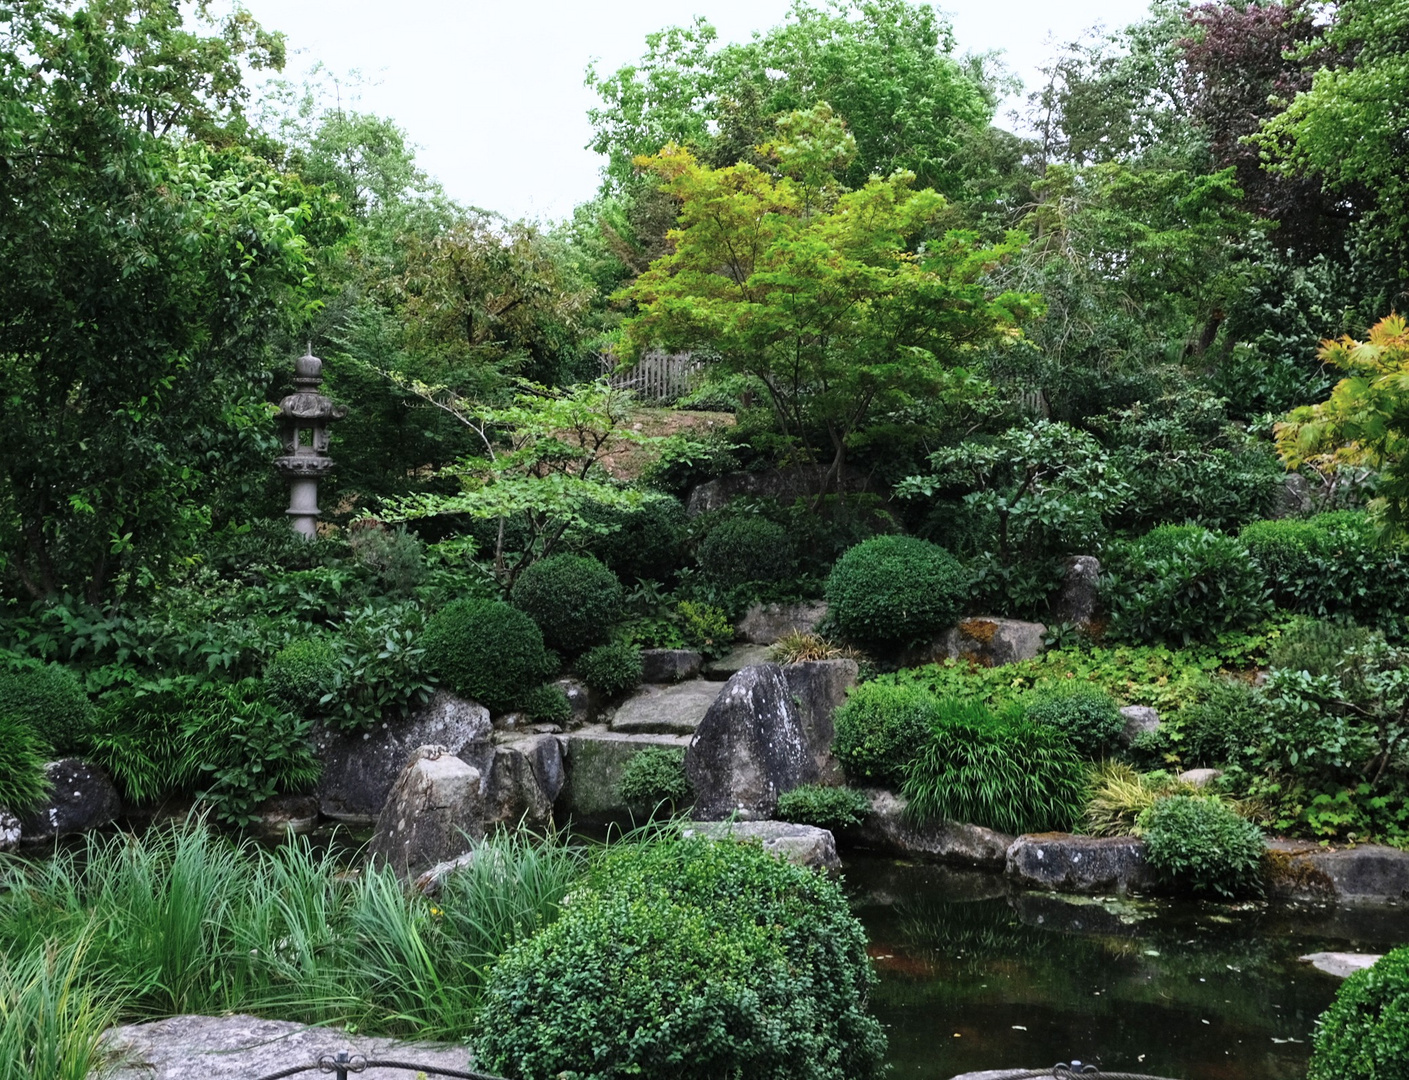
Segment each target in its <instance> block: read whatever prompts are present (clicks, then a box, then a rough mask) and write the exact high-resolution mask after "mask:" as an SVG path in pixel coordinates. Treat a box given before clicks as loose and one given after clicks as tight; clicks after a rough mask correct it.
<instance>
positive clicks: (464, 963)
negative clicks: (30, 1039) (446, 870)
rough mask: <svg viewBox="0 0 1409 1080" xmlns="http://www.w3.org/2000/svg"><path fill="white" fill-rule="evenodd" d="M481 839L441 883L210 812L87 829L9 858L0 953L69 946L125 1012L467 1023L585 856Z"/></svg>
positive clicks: (450, 1033) (518, 841)
mask: <svg viewBox="0 0 1409 1080" xmlns="http://www.w3.org/2000/svg"><path fill="white" fill-rule="evenodd" d="M477 850H478V855H477V857H476V859H475V860H474V861H473V862H472V863H471V864H470V866H469V867H468V868H466V869H465V870H463V871H461V872H459V873H458V874H456V875H454V876H452V877H451V878H450V879H449V880H448V881H447V882H446V884H445V886H444V887H443V889H442V891H441V894H440V895H439V896H438V897H437V898H436V899H435V900H430V899H427V898H425V897H423V896H420V895H413V894H409V893H408V892H407V891H406V890H405V888H404V887H403V886H402V884H401V882H399V881H398V880H397V879H396V877H395V876H394V875H393V874H391V873H390V872H389V871H386V870H381V869H373V868H366V867H363V868H360V869H348V868H346V867H344V866H343V865H342V863H341V862H340V861H339V860H338V859H337V858H336V857H334V856H333V855H330V854H327V853H319V852H317V851H315V850H314V849H313V848H312V847H311V846H310V845H308V844H307V843H306V842H302V841H299V842H293V843H289V844H286V845H283V846H281V847H279V848H276V849H273V850H265V849H262V848H259V847H257V846H255V845H252V844H249V843H241V842H237V841H234V840H231V839H228V838H226V837H224V836H222V835H220V834H217V833H214V832H211V831H209V830H207V829H205V828H204V827H203V826H202V825H201V824H199V823H194V824H190V825H187V826H183V827H178V828H167V829H157V830H153V831H152V832H150V833H148V834H147V835H146V836H144V837H142V838H135V837H130V836H118V837H106V838H100V837H90V838H89V839H88V840H87V842H86V844H85V845H84V846H83V847H81V848H79V849H77V850H76V851H70V852H61V853H59V854H58V855H56V856H55V857H54V858H53V859H51V860H49V861H47V862H44V863H41V864H33V863H24V862H21V861H19V860H16V859H12V858H9V859H0V959H3V960H4V961H5V965H6V970H7V972H8V973H10V975H9V976H7V977H13V973H14V972H20V971H30V970H31V969H33V970H39V969H38V968H35V965H40V966H41V967H42V963H58V962H59V960H58V959H55V960H53V961H49V960H43V957H47V956H51V955H52V956H53V957H56V958H66V959H64V961H63V962H64V963H66V964H68V965H69V966H68V968H65V971H66V972H67V974H66V976H65V977H66V978H68V979H69V981H70V983H71V985H72V986H74V987H76V988H78V989H79V990H80V991H81V993H82V994H86V995H88V997H86V998H84V1000H86V1001H91V1002H93V1003H96V1004H94V1005H93V1007H94V1008H99V1007H101V1008H103V1009H108V1010H109V1011H113V1010H118V1009H120V1011H121V1013H122V1015H124V1016H127V1017H135V1018H141V1017H153V1016H169V1015H173V1014H176V1013H185V1012H199V1013H222V1012H227V1011H239V1012H251V1013H266V1014H271V1015H277V1016H279V1017H281V1018H296V1019H300V1020H304V1021H306V1022H310V1023H355V1024H357V1025H358V1026H359V1028H361V1029H362V1030H366V1031H376V1032H383V1033H387V1034H409V1033H414V1034H417V1035H420V1036H423V1037H426V1038H446V1039H458V1038H463V1037H464V1036H465V1034H466V1033H467V1032H468V1031H469V1030H471V1022H472V1018H473V1013H474V1011H475V1009H476V1008H477V1007H478V1004H479V1000H480V995H481V992H482V988H483V985H484V980H485V977H486V975H487V972H488V969H489V967H490V966H492V964H493V963H494V961H495V959H497V957H498V956H499V955H500V954H501V953H502V952H504V951H505V950H506V949H507V948H508V947H509V946H510V945H512V944H513V943H514V942H515V941H517V940H519V938H521V937H522V936H524V935H527V934H530V933H533V932H534V931H535V930H537V929H538V928H540V927H542V926H545V925H547V924H548V923H550V922H552V921H553V920H554V919H555V918H556V917H557V914H558V910H559V908H560V906H561V904H562V902H563V898H564V897H565V896H566V895H567V893H568V892H569V891H570V890H571V889H572V888H573V887H574V885H575V883H576V882H577V881H578V879H579V878H580V877H581V875H582V873H583V872H584V869H585V856H584V854H583V853H582V852H581V851H580V850H579V849H575V848H573V847H570V846H568V845H567V844H566V843H564V842H563V841H562V840H560V839H557V838H552V837H550V838H549V839H547V840H544V841H539V840H535V839H533V838H531V837H528V836H525V835H523V834H510V835H500V836H496V837H493V838H491V839H489V840H487V841H485V842H484V843H483V844H482V845H481V846H480V848H479V849H477ZM36 942H40V943H44V944H43V945H42V947H37V946H36V945H35V944H34V943H36ZM80 945H81V947H80ZM41 961H42V963H41ZM25 965H29V967H25ZM44 970H48V969H47V968H45V969H44ZM5 985H7V986H8V985H9V984H8V983H7V984H5ZM25 1000H29V999H25ZM31 1011H32V1010H31ZM46 1037H47V1036H46ZM51 1041H52V1040H51ZM54 1045H56V1046H57V1045H58V1044H54ZM55 1052H56V1053H58V1052H59V1051H57V1050H56V1051H55ZM34 1075H41V1074H40V1073H35V1074H34ZM55 1075H56V1076H58V1075H61V1074H59V1073H56V1074H55ZM62 1075H64V1076H67V1074H66V1073H64V1074H62ZM0 1080H9V1078H8V1076H6V1075H4V1074H0Z"/></svg>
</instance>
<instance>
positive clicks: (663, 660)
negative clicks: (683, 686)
mask: <svg viewBox="0 0 1409 1080" xmlns="http://www.w3.org/2000/svg"><path fill="white" fill-rule="evenodd" d="M703 664H704V657H703V656H701V655H700V653H699V652H698V651H697V650H695V649H642V650H641V681H642V682H643V683H677V682H681V681H683V680H685V679H693V678H694V677H695V676H697V675H698V674H699V673H700V668H701V666H702V665H703Z"/></svg>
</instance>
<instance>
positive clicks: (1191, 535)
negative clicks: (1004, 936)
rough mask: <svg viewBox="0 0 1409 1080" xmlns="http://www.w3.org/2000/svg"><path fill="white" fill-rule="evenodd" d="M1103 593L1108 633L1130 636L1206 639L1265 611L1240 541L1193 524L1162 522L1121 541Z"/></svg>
mask: <svg viewBox="0 0 1409 1080" xmlns="http://www.w3.org/2000/svg"><path fill="white" fill-rule="evenodd" d="M1102 594H1103V598H1104V600H1105V603H1106V607H1107V609H1108V610H1109V611H1110V616H1111V623H1110V631H1111V633H1112V634H1114V635H1116V636H1118V637H1122V638H1125V639H1126V640H1128V641H1137V642H1148V641H1168V642H1171V643H1174V644H1183V643H1186V642H1190V641H1209V640H1212V639H1213V638H1215V637H1217V636H1218V635H1219V634H1220V633H1222V632H1224V631H1226V630H1236V629H1240V628H1244V627H1248V626H1251V625H1253V624H1254V623H1256V622H1258V621H1259V620H1260V619H1263V618H1265V617H1266V616H1267V615H1268V614H1270V613H1271V611H1272V602H1271V599H1270V594H1269V593H1268V589H1267V579H1266V577H1265V576H1264V575H1263V572H1262V569H1261V567H1259V566H1258V565H1257V563H1255V562H1254V561H1253V559H1252V556H1251V555H1250V554H1248V549H1247V547H1246V546H1245V545H1244V544H1243V543H1242V541H1241V540H1237V539H1235V538H1234V537H1231V536H1224V535H1223V534H1222V533H1216V532H1211V531H1209V530H1208V529H1201V528H1198V527H1196V526H1192V525H1162V526H1160V527H1159V528H1157V529H1152V530H1151V531H1150V532H1148V533H1146V534H1145V535H1144V536H1142V537H1141V538H1140V539H1138V540H1136V541H1133V542H1132V543H1129V544H1125V545H1123V546H1122V547H1120V548H1119V549H1118V550H1117V551H1116V552H1115V557H1114V558H1113V560H1112V571H1111V573H1110V574H1109V575H1108V576H1107V578H1106V580H1105V581H1104V582H1103V583H1102Z"/></svg>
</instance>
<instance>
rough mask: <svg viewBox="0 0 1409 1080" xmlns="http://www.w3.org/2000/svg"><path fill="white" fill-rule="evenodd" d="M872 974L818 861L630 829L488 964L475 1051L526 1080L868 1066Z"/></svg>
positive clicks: (699, 1077)
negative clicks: (649, 839)
mask: <svg viewBox="0 0 1409 1080" xmlns="http://www.w3.org/2000/svg"><path fill="white" fill-rule="evenodd" d="M875 982H876V976H875V974H874V973H873V972H872V970H871V963H870V961H869V959H868V958H867V956H866V936H865V932H864V931H863V929H862V927H861V924H860V923H859V922H858V921H857V919H856V917H855V916H854V915H852V914H851V911H850V909H849V908H848V906H847V902H846V898H845V896H844V895H843V894H842V892H841V889H840V888H839V887H838V886H837V885H836V883H834V882H833V881H831V880H830V879H828V878H826V877H825V876H823V875H821V874H817V873H815V872H813V871H811V870H807V869H804V868H802V867H798V866H793V865H791V864H790V863H787V862H784V861H783V860H781V859H778V858H775V857H773V856H772V855H769V854H768V853H766V852H765V851H764V850H763V849H762V848H761V847H759V846H757V845H752V844H739V843H731V842H718V843H716V842H712V841H709V840H705V839H698V838H696V839H683V838H682V839H668V840H661V841H656V842H653V843H643V844H624V845H621V846H620V847H619V848H618V849H617V850H615V851H613V852H611V853H610V854H608V855H607V856H606V857H605V858H604V859H603V860H602V863H601V865H600V866H599V868H598V870H597V871H596V872H595V873H594V874H593V875H592V877H591V878H590V879H589V881H588V882H587V884H586V885H585V886H584V887H583V888H581V889H580V890H579V891H578V892H577V893H576V894H574V897H573V902H572V903H571V904H569V905H567V906H566V907H565V908H564V910H563V913H562V915H561V916H560V917H559V918H558V920H557V921H556V922H554V923H553V924H552V925H550V926H548V927H547V928H546V929H544V930H541V931H539V932H538V933H537V934H535V935H533V936H532V937H530V938H528V939H527V940H525V941H523V942H521V943H520V944H518V945H516V946H514V947H513V948H512V949H510V950H509V951H508V952H507V953H506V954H505V955H504V956H503V957H501V958H500V960H499V962H498V963H497V964H496V965H495V967H494V969H493V971H492V972H491V973H490V976H489V980H488V985H487V987H486V991H485V1001H484V1007H483V1012H482V1014H481V1023H480V1025H479V1034H478V1038H477V1039H476V1042H475V1051H476V1057H477V1060H478V1061H479V1064H480V1066H481V1067H482V1068H485V1069H487V1070H489V1071H492V1072H495V1073H499V1074H501V1075H504V1076H514V1077H519V1078H520V1080H552V1078H554V1077H559V1076H569V1077H576V1078H578V1080H589V1078H590V1080H618V1078H620V1080H625V1078H627V1077H667V1076H668V1077H672V1078H673V1080H715V1078H717V1077H725V1076H728V1077H748V1078H749V1080H868V1078H871V1077H877V1076H880V1075H881V1072H882V1068H883V1066H882V1061H881V1059H882V1056H883V1054H884V1052H885V1036H884V1034H883V1033H882V1030H881V1027H880V1025H879V1023H877V1021H876V1020H875V1019H874V1018H873V1017H872V1016H870V1015H869V1014H868V1013H867V1011H866V1006H867V998H868V996H869V994H870V992H871V989H872V987H873V986H874V985H875Z"/></svg>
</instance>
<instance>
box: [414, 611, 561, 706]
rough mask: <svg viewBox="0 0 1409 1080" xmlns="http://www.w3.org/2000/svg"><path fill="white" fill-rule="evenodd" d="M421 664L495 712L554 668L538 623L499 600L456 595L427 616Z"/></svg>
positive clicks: (448, 683)
mask: <svg viewBox="0 0 1409 1080" xmlns="http://www.w3.org/2000/svg"><path fill="white" fill-rule="evenodd" d="M421 646H422V648H424V649H425V668H426V670H427V671H428V672H429V673H430V674H431V675H432V676H434V677H435V678H436V679H438V680H439V681H440V682H441V683H443V684H444V685H445V686H447V687H448V688H450V689H451V690H452V691H454V692H455V693H457V694H460V695H461V696H463V697H467V698H472V699H473V700H475V701H478V702H479V703H480V704H481V705H483V706H484V707H485V708H487V709H489V710H491V711H493V712H508V711H509V710H510V709H512V708H513V707H514V706H515V705H516V704H517V703H518V700H519V698H520V697H521V696H522V695H523V694H524V693H525V692H526V691H527V690H529V689H530V688H532V687H534V686H536V685H537V684H538V683H540V682H542V681H543V680H544V679H546V678H547V677H548V676H550V675H552V674H553V663H552V661H551V659H550V658H549V656H548V652H547V650H546V649H545V648H544V647H543V634H542V632H541V631H540V630H539V629H538V626H537V624H536V623H535V622H534V621H533V620H532V619H530V618H529V617H528V616H527V615H525V614H524V613H523V612H522V611H519V610H518V609H517V608H513V607H510V606H509V605H508V604H505V603H503V602H502V601H499V600H456V601H454V602H453V603H449V604H446V605H445V607H443V608H441V609H440V610H439V611H437V612H436V613H435V614H434V615H432V616H431V617H430V619H429V620H427V622H426V629H425V631H424V633H423V634H422V637H421Z"/></svg>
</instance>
